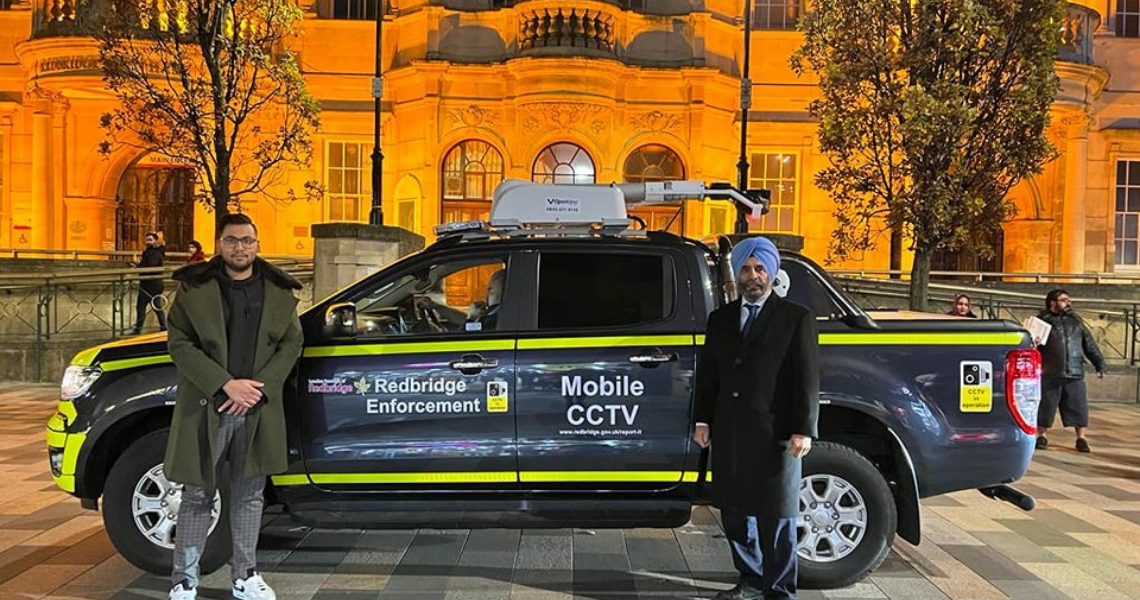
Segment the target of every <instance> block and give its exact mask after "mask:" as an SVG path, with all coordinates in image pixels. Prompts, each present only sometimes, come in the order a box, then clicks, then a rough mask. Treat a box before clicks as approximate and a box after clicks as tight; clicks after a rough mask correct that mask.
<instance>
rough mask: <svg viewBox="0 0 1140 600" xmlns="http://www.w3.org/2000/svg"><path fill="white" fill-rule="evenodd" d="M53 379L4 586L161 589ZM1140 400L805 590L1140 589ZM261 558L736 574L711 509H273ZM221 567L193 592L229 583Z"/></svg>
mask: <svg viewBox="0 0 1140 600" xmlns="http://www.w3.org/2000/svg"><path fill="white" fill-rule="evenodd" d="M55 393H56V390H55V389H54V388H51V387H45V386H27V385H23V384H0V410H2V411H3V413H2V414H3V419H0V600H38V599H41V598H46V599H70V598H83V599H88V600H106V599H113V600H143V599H152V600H161V599H164V598H166V592H167V589H168V582H167V579H166V578H165V577H159V576H155V575H150V574H145V573H143V572H142V571H139V570H138V569H136V568H134V567H132V566H131V565H129V564H128V563H127V562H126V561H125V560H123V559H122V558H120V557H119V556H118V555H117V554H116V553H115V550H114V548H113V547H112V546H111V543H110V541H109V540H108V538H107V536H106V534H105V533H104V531H103V526H102V520H101V518H100V516H99V515H98V514H97V513H95V512H92V511H86V510H83V509H82V508H80V506H79V502H78V500H75V499H74V498H72V497H71V496H68V495H67V494H65V493H63V492H61V491H59V490H57V489H56V488H55V486H54V484H53V483H52V481H51V477H50V476H49V474H48V470H47V456H46V453H45V451H44V422H45V421H46V420H47V418H48V416H50V415H51V414H52V413H53V411H54V404H55V401H54V395H55ZM1138 424H1140V407H1136V406H1134V405H1118V404H1103V403H1102V404H1096V405H1094V409H1093V423H1092V432H1093V437H1092V442H1093V454H1091V455H1083V454H1078V453H1076V452H1075V451H1073V450H1072V449H1071V444H1072V434H1071V432H1056V433H1055V435H1054V436H1053V437H1052V440H1053V444H1052V446H1051V449H1050V450H1048V451H1045V452H1039V453H1038V454H1037V456H1036V457H1035V459H1034V465H1033V467H1032V468H1031V469H1030V472H1029V475H1028V476H1027V477H1026V478H1025V479H1024V480H1022V482H1020V484H1019V486H1018V487H1020V488H1021V489H1023V490H1025V491H1027V492H1030V493H1032V494H1034V495H1036V496H1037V499H1038V501H1039V504H1038V508H1037V509H1036V510H1034V511H1033V512H1030V513H1025V512H1021V511H1019V510H1017V509H1015V508H1013V507H1012V506H1010V505H1008V504H1005V503H1000V502H996V501H993V500H988V499H986V498H984V497H983V496H982V495H981V494H979V493H977V492H974V491H966V492H959V493H957V494H953V495H950V496H945V497H941V498H934V499H930V500H927V501H925V502H924V503H923V526H922V529H923V536H924V541H923V543H922V545H921V546H918V547H914V546H911V545H909V544H907V543H906V542H902V541H899V542H897V543H896V545H895V548H894V551H893V552H892V553H891V556H890V558H889V559H888V561H887V562H886V564H884V565H883V566H882V567H881V568H880V569H879V570H878V571H877V572H876V573H875V574H874V575H873V576H871V577H870V578H869V579H867V580H866V581H864V582H862V583H860V584H858V585H855V586H852V587H849V588H845V589H841V590H827V591H816V590H805V591H803V592H801V594H800V597H801V598H803V599H805V600H808V599H820V598H834V599H846V598H890V599H898V600H903V599H905V600H940V599H947V598H949V599H953V600H964V599H975V598H976V599H983V600H991V599H992V600H1000V599H1006V598H1013V599H1026V600H1029V599H1032V600H1053V599H1063V598H1073V599H1086V598H1087V599H1095V600H1114V599H1118V598H1119V599H1123V598H1138V599H1140V481H1138V480H1137V479H1138V477H1140V450H1138V449H1137V444H1136V443H1135V440H1136V438H1137V431H1138V428H1137V425H1138ZM265 520H266V524H265V529H264V531H263V534H262V540H261V542H262V543H261V550H260V562H261V568H262V570H263V571H264V573H265V576H266V579H267V580H268V581H269V582H270V584H272V585H273V586H274V587H275V588H276V589H277V593H278V597H279V598H281V599H282V600H310V599H314V600H378V599H381V598H383V599H396V598H399V599H407V600H429V599H438V600H508V599H509V600H576V599H582V600H634V599H639V600H640V599H651V598H661V599H673V598H710V597H711V596H712V595H713V594H715V593H716V591H717V590H721V589H726V588H728V587H730V586H731V585H732V583H733V582H734V572H733V571H732V567H731V564H732V562H731V559H730V558H729V555H728V550H727V545H726V542H725V540H724V538H723V535H722V532H721V528H720V526H719V524H718V520H717V515H716V513H715V511H711V510H709V509H707V508H700V509H697V510H696V511H695V512H694V514H693V520H692V522H691V523H690V524H689V525H686V526H685V527H681V528H678V529H674V530H654V529H626V530H620V531H619V530H611V531H607V530H597V531H591V530H581V529H578V530H525V531H518V530H470V531H468V530H457V531H452V530H446V531H443V530H419V531H376V532H362V531H358V530H343V531H336V530H312V529H309V528H306V527H301V526H297V525H295V524H293V523H291V522H290V521H289V519H288V517H286V516H283V515H281V514H280V513H279V512H271V513H270V514H267V515H266V519H265ZM227 576H228V573H227V572H226V570H225V569H223V570H222V571H220V572H218V573H215V574H213V575H211V576H209V577H206V578H205V579H204V581H203V585H202V587H201V589H200V594H199V597H202V598H214V599H219V600H224V599H226V598H229V584H228V581H227Z"/></svg>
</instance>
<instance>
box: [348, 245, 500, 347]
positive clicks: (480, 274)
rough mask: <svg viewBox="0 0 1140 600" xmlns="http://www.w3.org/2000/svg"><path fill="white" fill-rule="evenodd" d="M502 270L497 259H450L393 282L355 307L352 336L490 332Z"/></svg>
mask: <svg viewBox="0 0 1140 600" xmlns="http://www.w3.org/2000/svg"><path fill="white" fill-rule="evenodd" d="M506 266H507V265H506V261H505V260H504V259H503V258H498V257H496V258H477V259H467V260H455V261H448V262H441V263H438V264H435V265H431V266H429V267H425V268H423V269H419V270H416V271H415V272H412V273H407V274H405V275H402V276H400V277H397V278H396V279H395V280H393V281H390V282H388V283H387V284H385V285H383V286H381V287H380V288H379V289H377V290H375V291H373V292H372V293H371V294H369V295H368V296H366V297H364V298H361V299H360V300H358V301H357V302H356V331H357V335H359V336H416V335H431V334H440V333H450V332H476V331H494V330H495V329H496V328H497V326H498V317H499V312H498V311H499V303H500V301H501V300H502V298H503V291H504V289H503V288H504V284H505V283H506V273H507V272H506Z"/></svg>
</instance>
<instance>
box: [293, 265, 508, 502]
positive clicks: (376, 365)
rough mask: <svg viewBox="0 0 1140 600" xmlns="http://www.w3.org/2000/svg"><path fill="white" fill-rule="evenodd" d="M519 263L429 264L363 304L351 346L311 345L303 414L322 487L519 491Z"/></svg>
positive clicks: (307, 453) (304, 371)
mask: <svg viewBox="0 0 1140 600" xmlns="http://www.w3.org/2000/svg"><path fill="white" fill-rule="evenodd" d="M509 262H510V261H509V259H508V255H507V254H505V253H500V254H487V255H465V256H463V257H461V258H456V257H448V258H440V259H436V260H432V259H430V258H426V257H425V259H424V260H422V261H419V262H417V263H414V264H411V265H409V267H408V268H406V269H402V270H401V271H400V272H397V273H395V274H393V275H392V276H391V277H385V278H383V279H382V280H377V282H376V285H375V286H369V287H367V288H366V289H363V290H362V291H361V292H360V294H358V297H355V298H353V299H351V303H352V304H353V305H354V308H355V311H354V314H355V331H356V334H355V336H352V337H351V339H348V340H344V339H337V340H328V341H324V342H318V343H310V344H308V345H307V346H306V349H305V352H304V354H303V356H302V359H301V361H300V367H299V369H300V379H299V382H298V387H299V388H300V389H299V394H298V397H299V402H298V411H299V413H300V416H301V419H300V421H301V431H302V439H303V444H304V448H303V451H304V457H305V464H306V468H307V470H308V472H309V476H310V478H311V479H312V482H313V483H314V484H315V485H317V486H320V487H325V488H327V489H335V490H338V491H370V490H384V489H396V488H398V489H405V490H406V489H408V488H412V489H423V490H440V489H460V490H470V489H492V490H493V489H511V490H513V489H517V465H516V453H515V407H514V402H513V398H512V396H513V392H514V389H513V388H514V380H515V360H514V357H515V333H514V329H515V320H516V313H515V307H513V306H511V304H510V302H506V301H504V302H500V300H506V299H508V298H509V297H510V296H509V294H510V291H511V286H512V285H514V284H513V283H512V282H511V281H510V271H511V268H510V266H509ZM504 286H505V289H503V288H504Z"/></svg>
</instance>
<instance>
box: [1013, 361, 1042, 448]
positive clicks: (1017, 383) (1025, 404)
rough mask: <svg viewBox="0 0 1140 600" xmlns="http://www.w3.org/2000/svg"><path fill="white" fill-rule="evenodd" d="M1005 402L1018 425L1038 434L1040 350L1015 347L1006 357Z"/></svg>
mask: <svg viewBox="0 0 1140 600" xmlns="http://www.w3.org/2000/svg"><path fill="white" fill-rule="evenodd" d="M1005 401H1006V402H1007V403H1009V412H1010V413H1012V414H1013V420H1015V421H1017V426H1018V427H1020V428H1021V430H1022V431H1024V432H1025V433H1027V434H1029V435H1034V434H1036V433H1037V410H1038V407H1039V406H1040V405H1041V353H1040V352H1038V351H1037V350H1035V349H1030V350H1013V351H1011V352H1010V353H1009V354H1007V355H1006V356H1005Z"/></svg>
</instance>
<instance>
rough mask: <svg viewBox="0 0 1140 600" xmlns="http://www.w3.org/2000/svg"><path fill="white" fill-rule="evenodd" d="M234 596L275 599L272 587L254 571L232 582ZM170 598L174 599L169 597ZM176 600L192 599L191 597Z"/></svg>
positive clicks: (265, 599)
mask: <svg viewBox="0 0 1140 600" xmlns="http://www.w3.org/2000/svg"><path fill="white" fill-rule="evenodd" d="M233 593H234V598H237V600H277V594H276V593H274V592H273V588H271V587H269V584H268V583H265V580H264V579H262V578H261V573H258V572H256V571H254V572H253V573H251V574H250V575H249V577H246V578H245V579H238V580H237V581H235V582H234V590H233ZM171 600H175V599H174V598H171ZM177 600H193V599H192V598H188V599H182V598H179V599H177Z"/></svg>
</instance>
